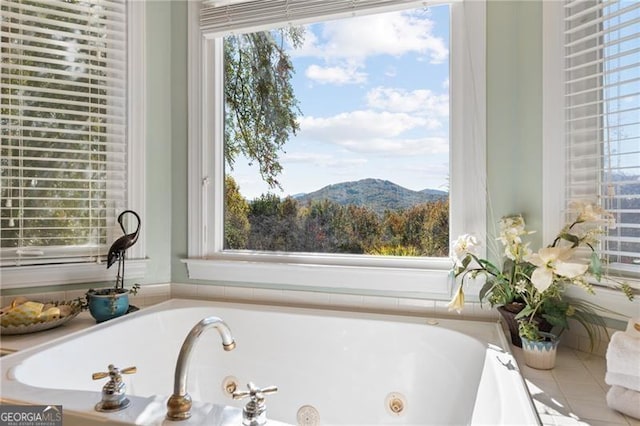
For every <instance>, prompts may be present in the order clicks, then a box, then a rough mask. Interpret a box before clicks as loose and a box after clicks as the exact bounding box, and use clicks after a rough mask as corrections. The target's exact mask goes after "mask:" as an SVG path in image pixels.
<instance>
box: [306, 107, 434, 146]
mask: <svg viewBox="0 0 640 426" xmlns="http://www.w3.org/2000/svg"><path fill="white" fill-rule="evenodd" d="M425 124H427V123H426V120H425V119H424V118H419V117H414V116H412V115H410V114H406V113H392V112H385V111H382V112H380V111H372V110H356V111H350V112H344V113H340V114H337V115H334V116H332V117H327V118H324V117H301V118H300V135H301V136H303V137H305V138H313V139H318V140H335V139H339V138H358V139H359V138H371V137H394V136H398V135H400V134H401V133H403V132H406V131H408V130H411V129H414V128H417V127H420V126H424V125H425Z"/></svg>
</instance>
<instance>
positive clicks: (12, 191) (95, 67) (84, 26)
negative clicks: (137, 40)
mask: <svg viewBox="0 0 640 426" xmlns="http://www.w3.org/2000/svg"><path fill="white" fill-rule="evenodd" d="M126 17H127V5H126V3H125V0H91V1H89V0H86V1H85V0H78V1H74V2H51V1H39V0H1V14H0V19H1V24H2V28H1V35H2V40H1V53H2V55H1V56H2V68H1V70H0V76H1V95H2V99H1V114H0V120H1V124H2V130H1V150H2V160H1V161H2V162H1V197H2V198H1V200H0V203H1V218H0V219H1V220H0V226H1V234H0V241H1V243H2V246H1V252H0V253H1V254H2V259H1V262H2V266H9V265H17V264H39V263H67V262H87V261H95V260H96V258H97V257H98V256H100V255H103V254H105V253H106V250H107V249H108V244H110V243H111V240H112V235H115V233H112V232H111V229H112V228H113V226H114V224H116V221H115V216H116V215H117V214H118V213H119V212H120V211H121V210H122V209H123V208H124V206H125V203H126V178H127V176H126V161H127V158H126V152H127V151H126V143H127V141H126V125H127V123H126V91H127V71H126V58H127V33H126V28H127V27H126Z"/></svg>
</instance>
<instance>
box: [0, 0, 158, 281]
mask: <svg viewBox="0 0 640 426" xmlns="http://www.w3.org/2000/svg"><path fill="white" fill-rule="evenodd" d="M145 16H146V7H145V2H142V1H131V0H129V1H128V2H127V37H128V39H127V48H128V52H127V83H126V86H127V89H128V90H127V117H126V119H127V131H126V137H127V169H126V175H127V197H126V202H127V208H130V209H133V210H135V211H136V212H137V213H138V214H139V215H140V218H141V219H142V221H143V222H144V220H145V217H146V216H145V205H146V202H145V175H146V160H145V159H146V153H145V149H146V147H145V145H146V86H145V84H146V83H145V80H146V61H145V43H146V39H145ZM145 240H146V238H145V235H144V233H141V234H140V237H139V238H138V244H136V245H135V246H133V247H131V249H130V250H129V253H128V257H129V261H128V262H127V277H128V278H142V277H143V276H144V275H145V273H146V260H145V258H146V243H145ZM115 273H116V271H115V270H113V269H109V270H107V268H106V266H105V263H64V264H40V265H38V264H34V265H21V266H4V267H2V268H1V269H0V274H1V275H2V288H3V289H14V288H30V287H44V286H50V285H56V284H74V283H87V282H98V281H111V280H113V279H114V277H115Z"/></svg>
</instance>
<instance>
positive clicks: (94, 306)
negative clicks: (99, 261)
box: [86, 210, 140, 322]
mask: <svg viewBox="0 0 640 426" xmlns="http://www.w3.org/2000/svg"><path fill="white" fill-rule="evenodd" d="M125 214H132V215H133V216H134V217H135V218H136V220H137V225H136V229H135V231H134V232H132V233H130V234H127V231H126V228H125V226H124V224H123V223H122V220H123V218H124V216H125ZM118 223H119V224H120V229H122V232H123V233H124V235H123V236H122V237H120V238H118V239H117V240H116V241H115V242H114V243H113V244H112V245H111V248H109V254H108V255H107V269H108V268H110V267H111V266H112V265H113V264H114V263H116V261H117V262H118V272H117V274H116V282H115V285H114V286H113V287H110V288H104V289H100V290H94V289H90V290H89V291H87V293H86V299H87V305H88V307H89V311H90V312H91V315H92V316H93V317H94V318H95V319H96V321H97V322H102V321H106V320H109V319H111V318H115V317H119V316H120V315H124V314H125V313H127V312H128V311H129V294H134V295H135V294H137V293H138V290H139V289H140V285H139V284H134V285H133V287H132V288H131V289H128V290H127V289H125V288H124V266H125V258H126V251H127V249H128V248H129V247H131V246H132V245H134V244H135V243H136V242H137V241H138V235H139V234H140V216H139V215H138V214H137V213H136V212H134V211H133V210H125V211H123V212H122V213H120V215H119V216H118Z"/></svg>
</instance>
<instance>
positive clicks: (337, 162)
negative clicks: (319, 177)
mask: <svg viewBox="0 0 640 426" xmlns="http://www.w3.org/2000/svg"><path fill="white" fill-rule="evenodd" d="M282 162H283V163H285V164H287V163H289V164H291V163H299V164H300V163H303V164H313V165H316V166H322V167H331V168H338V169H339V168H352V167H357V166H362V165H364V164H366V163H367V159H366V158H351V159H345V158H336V157H335V156H333V155H329V154H320V153H314V152H304V153H303V152H297V153H288V154H286V155H284V156H283V158H282Z"/></svg>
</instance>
